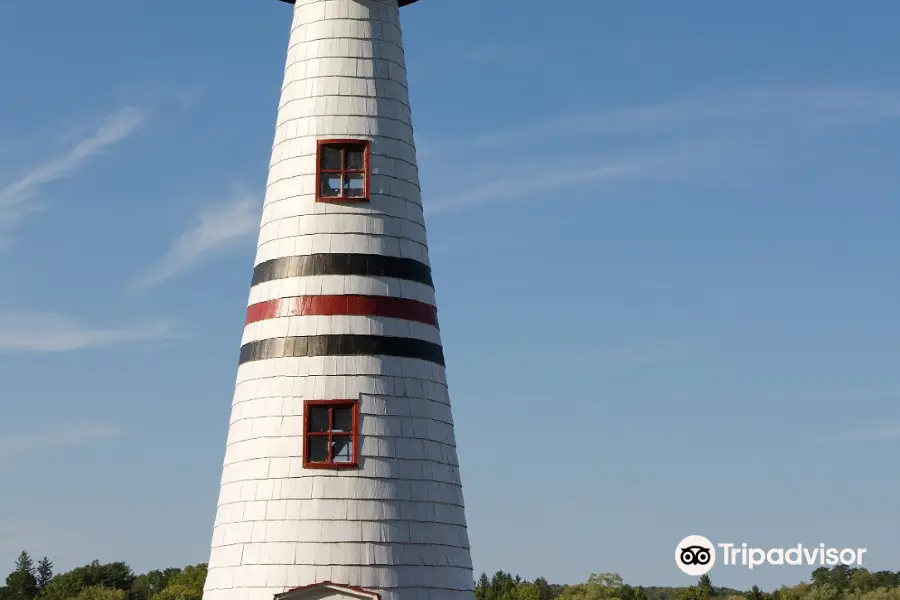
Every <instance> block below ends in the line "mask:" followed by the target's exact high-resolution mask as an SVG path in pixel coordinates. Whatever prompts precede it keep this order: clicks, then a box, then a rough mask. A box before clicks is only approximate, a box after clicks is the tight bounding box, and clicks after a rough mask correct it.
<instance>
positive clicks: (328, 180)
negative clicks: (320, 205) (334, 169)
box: [319, 173, 341, 198]
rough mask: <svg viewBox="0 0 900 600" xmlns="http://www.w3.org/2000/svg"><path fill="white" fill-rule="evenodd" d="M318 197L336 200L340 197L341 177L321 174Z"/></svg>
mask: <svg viewBox="0 0 900 600" xmlns="http://www.w3.org/2000/svg"><path fill="white" fill-rule="evenodd" d="M319 195H320V196H321V197H323V198H336V197H338V196H340V195H341V176H340V175H329V174H327V173H323V174H322V189H321V190H320V191H319Z"/></svg>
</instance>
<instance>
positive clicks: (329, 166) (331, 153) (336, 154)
mask: <svg viewBox="0 0 900 600" xmlns="http://www.w3.org/2000/svg"><path fill="white" fill-rule="evenodd" d="M322 168H323V169H325V170H328V171H340V170H341V147H340V146H322Z"/></svg>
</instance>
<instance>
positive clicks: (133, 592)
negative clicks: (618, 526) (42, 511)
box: [0, 552, 900, 600]
mask: <svg viewBox="0 0 900 600" xmlns="http://www.w3.org/2000/svg"><path fill="white" fill-rule="evenodd" d="M205 581H206V565H205V564H202V563H201V564H197V565H189V566H187V567H183V568H169V569H163V570H153V571H150V572H148V573H143V574H135V572H134V571H133V570H132V569H131V567H129V566H128V564H126V563H124V562H113V563H105V564H100V562H99V561H94V562H92V563H90V564H87V565H84V566H83V567H77V568H75V569H72V570H71V571H67V572H65V573H59V574H56V573H54V572H53V563H52V562H51V561H50V559H49V558H47V557H44V558H41V559H40V560H39V561H38V562H37V563H36V564H35V562H34V560H33V559H32V557H31V556H30V555H29V554H28V553H27V552H22V553H21V554H20V555H19V557H18V559H16V563H15V567H14V568H13V570H12V572H11V573H10V574H9V575H7V577H6V580H5V583H6V585H4V586H0V600H202V597H203V584H204V582H205ZM475 599H476V600H714V599H715V600H900V572H893V571H868V570H867V569H862V568H851V567H847V566H844V565H839V566H836V567H833V568H831V569H828V568H825V567H821V568H818V569H816V570H815V571H813V572H812V575H811V577H810V580H809V581H808V582H803V583H799V584H797V585H794V586H783V587H781V588H779V589H777V590H774V591H772V592H763V591H761V590H760V589H759V587H757V586H753V587H752V588H750V589H749V590H746V591H741V590H736V589H732V588H725V587H717V586H714V585H713V584H712V581H711V580H710V578H709V576H708V575H703V576H702V577H700V578H699V579H698V580H697V583H696V585H692V586H689V587H659V586H632V585H628V584H626V583H625V582H624V581H623V580H622V578H621V577H620V576H619V575H617V574H615V573H601V574H593V575H591V576H590V577H588V579H587V581H585V582H582V583H576V584H567V585H560V584H553V583H550V582H548V581H547V580H546V579H544V578H543V577H538V578H537V579H534V580H531V581H529V580H526V579H523V578H522V577H519V576H518V575H512V574H510V573H506V572H504V571H498V572H497V573H494V575H492V576H490V577H489V576H488V575H487V574H485V573H482V575H481V577H480V578H479V579H478V581H477V582H476V585H475Z"/></svg>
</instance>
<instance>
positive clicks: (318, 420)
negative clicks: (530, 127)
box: [309, 406, 328, 432]
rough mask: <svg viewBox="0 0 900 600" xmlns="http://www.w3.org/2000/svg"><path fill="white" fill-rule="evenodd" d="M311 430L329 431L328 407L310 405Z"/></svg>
mask: <svg viewBox="0 0 900 600" xmlns="http://www.w3.org/2000/svg"><path fill="white" fill-rule="evenodd" d="M309 430H310V431H312V432H323V431H328V407H327V406H310V407H309Z"/></svg>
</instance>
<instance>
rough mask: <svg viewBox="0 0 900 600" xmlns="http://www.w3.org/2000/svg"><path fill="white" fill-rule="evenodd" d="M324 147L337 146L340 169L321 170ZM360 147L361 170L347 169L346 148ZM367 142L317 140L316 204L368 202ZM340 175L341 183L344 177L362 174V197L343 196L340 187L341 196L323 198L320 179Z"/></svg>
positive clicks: (342, 190)
mask: <svg viewBox="0 0 900 600" xmlns="http://www.w3.org/2000/svg"><path fill="white" fill-rule="evenodd" d="M325 146H339V147H340V149H341V168H340V169H323V168H322V148H323V147H325ZM360 146H361V147H362V150H363V168H362V169H348V168H347V153H346V150H347V148H348V147H356V148H359V147H360ZM369 146H370V144H369V140H319V142H318V145H317V146H316V201H317V202H368V201H369ZM336 174H339V175H341V181H343V176H344V175H349V174H362V176H363V193H362V196H344V189H343V186H341V194H340V195H339V196H323V195H322V177H323V176H325V175H336Z"/></svg>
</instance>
